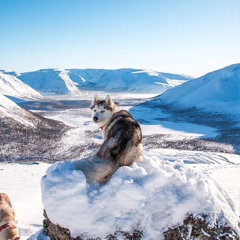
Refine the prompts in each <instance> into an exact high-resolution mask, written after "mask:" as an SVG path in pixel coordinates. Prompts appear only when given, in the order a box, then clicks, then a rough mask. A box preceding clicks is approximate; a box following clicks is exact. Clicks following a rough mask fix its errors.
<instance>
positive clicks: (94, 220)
mask: <svg viewBox="0 0 240 240" xmlns="http://www.w3.org/2000/svg"><path fill="white" fill-rule="evenodd" d="M42 194H43V203H44V208H45V209H46V211H47V213H48V217H49V218H50V219H51V220H52V221H53V222H55V223H57V224H59V225H60V226H64V227H67V228H69V229H70V232H71V234H72V236H78V235H81V234H82V233H85V234H86V235H85V237H86V238H87V237H102V238H104V237H106V236H107V235H108V234H110V233H113V232H114V231H117V230H119V229H118V228H120V229H121V230H123V231H127V232H132V231H133V230H134V229H140V230H142V229H144V232H145V235H144V239H161V238H162V235H161V234H162V232H163V231H164V230H167V229H168V227H172V226H175V225H178V224H181V223H182V220H183V219H184V218H185V217H186V215H187V214H189V213H192V214H193V215H194V216H195V217H198V216H200V214H209V215H210V217H209V223H208V224H209V225H211V226H212V227H213V226H214V223H215V222H216V221H219V223H220V224H221V225H223V226H225V225H227V226H232V227H234V226H237V223H238V217H237V215H236V214H235V209H234V205H233V206H232V205H231V204H229V201H228V199H226V197H225V194H223V192H222V191H220V190H219V189H218V188H217V187H215V185H214V183H213V182H211V181H210V180H209V179H207V178H206V177H205V176H204V175H203V174H199V173H197V172H195V171H193V170H191V169H190V168H188V167H186V166H185V165H184V164H183V163H182V162H176V163H169V162H166V161H162V160H161V157H160V156H159V157H156V156H155V157H149V156H143V158H142V159H141V160H140V161H139V162H138V163H136V164H133V165H132V166H130V167H121V168H120V169H119V170H118V171H117V172H116V173H115V174H114V175H113V177H112V179H111V180H110V181H109V182H108V183H107V184H106V185H104V186H103V187H101V188H98V186H87V185H86V179H85V176H84V174H83V173H82V172H81V171H76V170H75V167H74V165H73V164H72V163H71V162H63V163H57V164H54V165H53V166H52V167H50V168H49V169H48V171H47V173H46V175H45V176H44V177H43V179H42ZM239 233H240V232H239Z"/></svg>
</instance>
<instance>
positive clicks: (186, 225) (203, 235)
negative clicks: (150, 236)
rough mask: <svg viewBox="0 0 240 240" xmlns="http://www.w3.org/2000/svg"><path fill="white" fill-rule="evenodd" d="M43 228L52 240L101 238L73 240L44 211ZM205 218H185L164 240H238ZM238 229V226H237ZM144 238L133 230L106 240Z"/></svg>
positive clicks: (225, 228)
mask: <svg viewBox="0 0 240 240" xmlns="http://www.w3.org/2000/svg"><path fill="white" fill-rule="evenodd" d="M44 217H45V219H44V222H43V228H44V232H45V234H46V235H47V236H49V237H50V238H51V239H52V240H101V238H84V236H83V235H81V236H77V237H75V238H73V237H71V233H70V231H69V229H67V228H63V227H61V226H59V225H57V224H55V223H53V222H51V220H50V219H49V218H48V216H47V213H46V211H45V210H44ZM206 219H207V216H205V215H204V216H201V217H198V218H194V217H193V216H192V215H189V216H188V217H186V219H185V220H184V221H183V224H182V225H181V226H178V227H176V228H169V229H168V230H167V231H165V232H163V237H164V240H173V239H174V240H185V239H198V240H215V239H219V240H239V237H238V235H237V233H236V232H235V231H234V230H233V229H232V228H230V227H219V226H218V224H217V223H216V225H215V226H214V227H210V226H208V224H207V223H206ZM239 227H240V226H239ZM143 236H144V232H142V231H140V230H134V231H133V232H132V233H128V232H124V231H116V232H115V233H113V234H109V235H108V236H106V238H104V239H106V240H118V239H126V240H140V239H142V237H143Z"/></svg>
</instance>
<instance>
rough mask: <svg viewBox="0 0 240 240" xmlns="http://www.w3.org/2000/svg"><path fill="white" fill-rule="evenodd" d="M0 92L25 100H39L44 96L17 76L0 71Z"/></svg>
mask: <svg viewBox="0 0 240 240" xmlns="http://www.w3.org/2000/svg"><path fill="white" fill-rule="evenodd" d="M0 93H2V94H4V95H7V96H12V97H16V98H21V99H25V100H37V99H38V100H39V99H43V96H42V95H41V94H40V93H38V92H37V91H35V90H34V89H33V88H31V87H29V86H28V85H27V84H25V83H23V82H22V81H20V80H19V79H18V78H17V77H15V76H12V75H9V74H5V73H2V72H0Z"/></svg>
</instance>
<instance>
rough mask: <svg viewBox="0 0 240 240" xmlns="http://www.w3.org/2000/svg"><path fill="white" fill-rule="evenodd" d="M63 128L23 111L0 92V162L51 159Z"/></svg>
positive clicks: (60, 125) (55, 122)
mask: <svg viewBox="0 0 240 240" xmlns="http://www.w3.org/2000/svg"><path fill="white" fill-rule="evenodd" d="M66 129H67V127H66V126H65V125H64V124H63V123H60V122H58V121H54V120H51V119H47V118H44V117H41V116H39V115H37V114H34V113H32V112H30V111H28V110H25V109H23V108H21V107H19V106H18V105H17V104H15V103H14V102H12V101H11V100H9V99H8V98H7V97H5V96H3V95H2V94H0V143H1V144H0V162H1V161H5V160H6V161H15V160H24V161H27V160H29V159H30V160H31V159H33V158H34V159H41V160H45V159H47V160H48V161H53V160H54V158H56V154H55V153H54V152H55V149H56V148H57V146H58V143H59V142H60V140H61V137H62V135H63V133H64V132H65V130H66ZM53 153H54V154H53Z"/></svg>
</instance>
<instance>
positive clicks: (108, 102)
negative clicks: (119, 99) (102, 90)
mask: <svg viewBox="0 0 240 240" xmlns="http://www.w3.org/2000/svg"><path fill="white" fill-rule="evenodd" d="M105 102H106V103H107V105H108V106H110V107H113V105H114V102H113V101H112V99H111V97H110V96H109V95H107V97H106V99H105Z"/></svg>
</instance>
